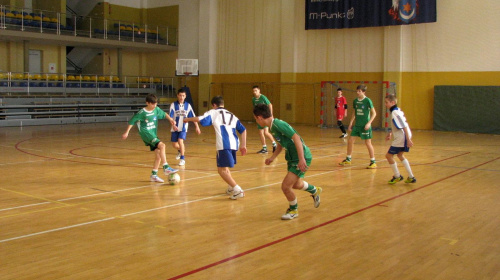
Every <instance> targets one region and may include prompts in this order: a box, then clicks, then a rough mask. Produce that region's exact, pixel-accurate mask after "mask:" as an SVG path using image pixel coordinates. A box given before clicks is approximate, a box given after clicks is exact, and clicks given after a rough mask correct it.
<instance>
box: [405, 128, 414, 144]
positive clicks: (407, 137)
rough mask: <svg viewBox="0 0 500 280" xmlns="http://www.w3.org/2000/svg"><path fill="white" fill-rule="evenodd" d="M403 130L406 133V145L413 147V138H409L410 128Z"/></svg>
mask: <svg viewBox="0 0 500 280" xmlns="http://www.w3.org/2000/svg"><path fill="white" fill-rule="evenodd" d="M403 130H404V131H405V135H406V145H408V147H410V148H411V147H413V141H411V138H410V136H409V133H408V127H406V126H405V127H403Z"/></svg>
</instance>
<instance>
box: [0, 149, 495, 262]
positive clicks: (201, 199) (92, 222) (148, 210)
mask: <svg viewBox="0 0 500 280" xmlns="http://www.w3.org/2000/svg"><path fill="white" fill-rule="evenodd" d="M465 154H468V153H465ZM465 154H464V155H465ZM455 157H457V156H453V157H451V158H455ZM499 158H500V157H498V158H496V159H493V160H491V161H489V162H492V161H494V160H497V159H499ZM489 162H486V163H489ZM486 163H483V164H480V165H477V166H475V167H471V168H469V169H466V170H463V171H461V172H458V173H456V174H454V175H450V176H448V177H445V178H444V179H441V180H438V181H435V182H434V183H437V182H440V181H443V180H445V179H447V178H450V177H453V176H456V175H458V174H461V173H464V172H467V171H469V170H472V169H474V168H476V167H478V166H481V165H484V164H486ZM281 164H284V163H281ZM344 169H347V168H339V169H335V170H332V171H328V172H323V173H317V174H313V175H310V176H308V178H309V177H316V176H320V175H325V174H329V173H333V172H338V171H341V170H344ZM434 183H430V184H428V185H424V186H422V187H420V188H418V189H422V188H424V187H425V186H429V185H431V184H434ZM276 184H281V181H279V182H275V183H271V184H266V185H262V186H257V187H254V188H249V189H247V190H246V191H250V190H255V189H260V188H265V187H269V186H272V185H276ZM418 189H414V190H411V191H409V192H407V193H404V194H402V195H399V196H396V197H393V198H390V199H387V200H384V201H382V202H379V203H377V204H375V205H372V206H368V207H365V208H363V209H361V210H358V211H357V212H353V213H351V214H347V215H345V216H343V217H348V216H351V215H353V214H355V213H358V212H361V211H364V210H366V209H369V208H372V207H374V206H377V205H378V204H383V203H385V202H387V201H390V200H392V199H394V198H397V197H400V196H403V195H406V194H408V193H411V192H414V191H415V190H418ZM221 196H226V194H220V195H215V196H210V197H205V198H200V199H196V200H191V201H185V202H181V203H176V204H173V205H166V206H163V207H157V208H153V209H147V210H143V211H138V212H133V213H129V214H123V215H119V216H117V217H112V218H109V219H101V220H96V221H90V222H87V223H82V224H78V225H72V226H67V227H62V228H56V229H52V230H47V231H42V232H37V233H32V234H27V235H21V236H18V237H13V238H9V239H3V240H0V243H4V242H8V241H12V240H17V239H22V238H27V237H32V236H37V235H40V234H44V233H50V232H55V231H60V230H65V229H70V228H74V227H78V226H84V225H88V224H94V223H99V222H104V221H108V220H113V219H115V218H124V217H128V216H133V215H138V214H142V213H146V212H151V211H155V210H160V209H164V208H169V207H174V206H180V205H186V204H190V203H193V202H198V201H203V200H207V199H211V198H216V197H221ZM333 221H335V220H332V221H331V222H333ZM327 223H328V222H327ZM259 250H260V249H259ZM228 261H229V260H228Z"/></svg>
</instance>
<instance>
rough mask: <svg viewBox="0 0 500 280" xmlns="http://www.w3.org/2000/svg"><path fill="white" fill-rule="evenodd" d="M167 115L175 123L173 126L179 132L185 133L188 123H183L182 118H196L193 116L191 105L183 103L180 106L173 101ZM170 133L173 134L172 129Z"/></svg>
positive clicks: (177, 102)
mask: <svg viewBox="0 0 500 280" xmlns="http://www.w3.org/2000/svg"><path fill="white" fill-rule="evenodd" d="M169 115H170V117H171V118H172V119H174V121H175V125H176V126H177V128H178V130H177V131H179V132H181V131H183V132H187V131H188V126H189V124H188V123H184V118H192V117H196V115H195V114H194V111H193V108H192V107H191V104H189V103H187V102H184V103H183V104H180V103H179V101H175V102H173V103H170V112H169ZM170 131H171V132H174V128H173V127H172V128H171V129H170Z"/></svg>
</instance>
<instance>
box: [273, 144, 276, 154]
mask: <svg viewBox="0 0 500 280" xmlns="http://www.w3.org/2000/svg"><path fill="white" fill-rule="evenodd" d="M274 151H276V145H273V153H274Z"/></svg>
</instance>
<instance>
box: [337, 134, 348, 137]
mask: <svg viewBox="0 0 500 280" xmlns="http://www.w3.org/2000/svg"><path fill="white" fill-rule="evenodd" d="M347 136H348V135H347V133H342V135H340V137H339V138H346V137H347Z"/></svg>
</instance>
